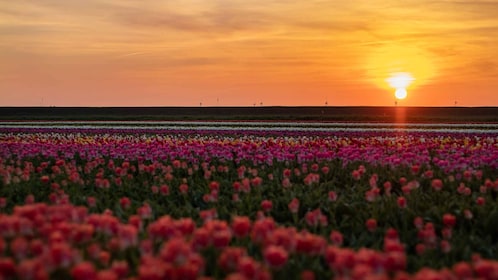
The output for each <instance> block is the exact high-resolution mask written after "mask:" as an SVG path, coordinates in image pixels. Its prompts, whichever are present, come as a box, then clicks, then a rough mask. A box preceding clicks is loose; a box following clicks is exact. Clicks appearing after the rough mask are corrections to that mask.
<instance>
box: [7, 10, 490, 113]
mask: <svg viewBox="0 0 498 280" xmlns="http://www.w3.org/2000/svg"><path fill="white" fill-rule="evenodd" d="M396 73H404V74H407V75H409V77H412V78H413V79H411V80H410V84H409V85H407V86H406V91H407V93H408V95H407V97H406V98H405V99H403V100H399V101H398V104H400V105H406V106H454V105H455V101H456V102H457V105H458V106H498V1H494V0H493V1H484V0H476V1H473V0H447V1H430V0H396V1H394V0H390V1H388V0H386V1H380V0H379V1H374V0H348V1H343V0H336V1H334V0H307V1H285V0H280V1H270V0H264V1H263V0H251V1H247V0H244V1H239V0H209V1H206V0H188V1H173V0H171V1H159V0H157V1H153V0H146V1H131V0H85V1H77V0H16V1H2V2H1V3H0V106H40V105H42V106H200V104H201V103H202V106H253V104H257V105H258V106H259V105H260V104H261V103H263V105H265V106H267V105H268V106H270V105H282V106H295V105H306V106H323V105H325V102H327V103H328V105H329V106H348V105H368V106H386V105H387V106H389V105H393V104H394V100H395V96H394V92H395V90H396V89H395V88H394V87H392V86H390V85H389V83H388V82H387V80H388V79H389V78H390V77H391V76H393V75H397V74H396ZM403 86H404V85H403Z"/></svg>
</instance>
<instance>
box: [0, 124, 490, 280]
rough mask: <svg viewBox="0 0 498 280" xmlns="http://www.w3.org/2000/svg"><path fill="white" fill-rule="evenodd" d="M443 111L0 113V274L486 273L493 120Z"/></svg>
mask: <svg viewBox="0 0 498 280" xmlns="http://www.w3.org/2000/svg"><path fill="white" fill-rule="evenodd" d="M107 126H110V127H107ZM455 126H456V125H448V126H445V127H444V126H441V125H427V124H420V125H415V126H413V125H412V126H410V125H408V126H407V127H404V128H399V127H398V126H390V125H378V124H375V125H366V126H365V125H361V124H357V125H354V128H352V129H349V128H348V127H347V126H341V125H326V124H324V125H320V124H316V123H315V124H310V125H309V126H308V127H306V126H305V124H303V125H300V126H296V125H291V124H273V125H272V124H266V123H252V124H251V123H249V124H247V125H244V124H243V123H242V124H241V123H222V124H219V123H218V124H211V123H210V124H208V125H203V124H197V127H194V128H192V127H188V125H186V124H181V123H180V124H178V123H174V124H171V123H168V124H159V125H158V124H157V123H153V124H149V125H145V126H140V125H137V124H127V125H124V126H121V127H119V126H116V125H113V124H111V125H109V124H102V123H100V124H98V125H95V124H92V125H87V126H86V125H81V124H63V125H62V124H45V125H39V124H30V123H28V124H25V125H22V124H17V123H6V124H4V125H0V279H68V278H72V279H473V278H479V279H498V198H497V196H498V171H497V170H498V132H497V126H496V125H489V124H488V125H486V124H481V125H475V126H472V125H461V126H456V127H455ZM262 128H266V129H262ZM310 128H313V129H310Z"/></svg>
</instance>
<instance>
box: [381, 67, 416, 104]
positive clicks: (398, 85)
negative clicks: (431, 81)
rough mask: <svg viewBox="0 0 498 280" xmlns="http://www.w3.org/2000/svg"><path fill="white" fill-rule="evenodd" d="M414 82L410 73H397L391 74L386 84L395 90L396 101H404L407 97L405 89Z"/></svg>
mask: <svg viewBox="0 0 498 280" xmlns="http://www.w3.org/2000/svg"><path fill="white" fill-rule="evenodd" d="M413 80H415V79H414V78H413V77H412V75H411V74H410V73H406V72H398V73H393V74H391V76H390V77H389V78H387V79H386V81H387V83H389V85H390V86H391V87H393V88H395V89H396V92H395V93H394V96H395V97H396V98H397V99H405V98H406V96H407V92H406V88H407V87H408V86H409V85H410V84H411V83H412V81H413Z"/></svg>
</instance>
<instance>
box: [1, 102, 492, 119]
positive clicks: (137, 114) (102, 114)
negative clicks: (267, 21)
mask: <svg viewBox="0 0 498 280" xmlns="http://www.w3.org/2000/svg"><path fill="white" fill-rule="evenodd" d="M0 120H4V121H7V120H19V121H22V120H56V121H65V120H67V121H71V120H83V121H84V120H88V121H91V120H102V121H105V120H108V121H113V120H115V121H117V120H132V121H140V120H144V121H145V120H157V121H160V120H185V121H189V120H192V121H193V120H258V121H261V120H268V121H344V122H348V121H354V122H358V121H365V122H492V123H493V122H496V123H498V107H400V106H398V107H396V106H386V107H370V106H356V107H348V106H344V107H333V106H326V107H325V106H321V107H286V106H257V107H0Z"/></svg>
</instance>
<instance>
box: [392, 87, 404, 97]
mask: <svg viewBox="0 0 498 280" xmlns="http://www.w3.org/2000/svg"><path fill="white" fill-rule="evenodd" d="M406 95H407V93H406V89H404V88H398V89H396V92H395V93H394V96H396V98H397V99H405V98H406Z"/></svg>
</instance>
